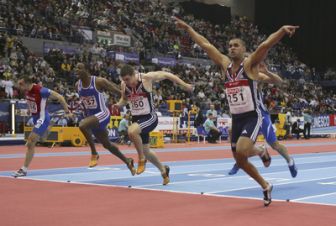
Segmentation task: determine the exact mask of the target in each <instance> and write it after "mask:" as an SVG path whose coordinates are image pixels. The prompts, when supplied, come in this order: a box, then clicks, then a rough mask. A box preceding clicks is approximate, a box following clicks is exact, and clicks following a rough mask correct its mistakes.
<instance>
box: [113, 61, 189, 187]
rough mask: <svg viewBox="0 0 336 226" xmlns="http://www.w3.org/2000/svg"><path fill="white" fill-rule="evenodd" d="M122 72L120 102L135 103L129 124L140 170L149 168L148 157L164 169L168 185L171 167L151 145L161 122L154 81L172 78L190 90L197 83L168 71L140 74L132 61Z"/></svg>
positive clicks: (119, 103) (162, 173)
mask: <svg viewBox="0 0 336 226" xmlns="http://www.w3.org/2000/svg"><path fill="white" fill-rule="evenodd" d="M120 76H121V79H122V83H121V99H120V101H119V102H118V103H117V104H116V106H117V107H121V106H123V105H125V104H127V102H130V103H131V113H132V122H133V124H132V125H130V126H129V127H128V135H129V138H130V140H131V141H132V142H133V143H134V145H135V148H136V149H137V152H138V155H139V164H138V169H137V174H141V173H142V172H144V171H145V165H146V161H147V160H148V161H150V162H151V163H152V164H153V165H155V166H156V167H157V168H158V169H159V170H160V172H161V175H162V177H163V185H166V184H168V183H169V167H168V166H163V165H162V163H161V162H160V161H159V159H158V158H157V156H156V154H155V153H154V152H153V151H151V150H150V149H149V133H150V132H151V131H153V130H154V129H155V127H156V126H157V124H158V117H157V115H156V112H155V107H154V102H153V94H152V85H153V82H159V81H161V80H164V79H168V80H170V81H172V82H175V83H176V84H178V85H180V86H182V87H183V88H184V89H185V90H187V91H192V90H193V86H192V85H190V84H187V83H185V82H184V81H182V80H181V79H180V78H179V77H177V76H176V75H173V74H171V73H169V72H165V71H155V72H149V73H146V74H136V73H135V71H134V69H133V67H132V66H130V65H125V66H123V67H122V69H121V71H120Z"/></svg>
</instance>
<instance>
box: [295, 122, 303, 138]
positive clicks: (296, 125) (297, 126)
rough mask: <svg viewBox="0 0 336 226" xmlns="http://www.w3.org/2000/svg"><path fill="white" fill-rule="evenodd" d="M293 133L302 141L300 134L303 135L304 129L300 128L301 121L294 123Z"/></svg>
mask: <svg viewBox="0 0 336 226" xmlns="http://www.w3.org/2000/svg"><path fill="white" fill-rule="evenodd" d="M292 133H293V134H296V139H300V133H303V129H301V128H300V119H297V121H296V122H294V123H293V125H292Z"/></svg>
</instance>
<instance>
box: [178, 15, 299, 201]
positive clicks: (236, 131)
mask: <svg viewBox="0 0 336 226" xmlns="http://www.w3.org/2000/svg"><path fill="white" fill-rule="evenodd" d="M173 19H174V20H175V23H176V25H177V26H178V27H179V28H182V29H184V30H185V31H186V32H188V33H189V35H190V36H191V38H192V39H193V40H194V41H195V42H196V44H198V45H199V46H200V47H201V48H202V49H203V50H204V51H205V52H206V53H207V54H208V56H209V58H210V59H211V60H212V61H213V62H214V63H216V64H217V65H218V66H220V68H221V70H222V72H224V73H225V92H226V95H227V99H228V102H229V107H230V111H231V114H232V140H231V147H232V151H233V154H234V157H235V160H236V162H237V164H238V166H239V167H240V168H241V169H243V170H244V171H245V172H246V173H247V174H248V175H250V176H251V177H252V178H253V179H254V180H255V181H256V182H258V184H259V185H260V186H261V187H262V188H263V194H264V205H265V206H268V205H270V204H271V202H272V198H271V192H272V189H273V186H272V184H271V183H269V182H267V181H266V180H265V179H264V178H263V177H262V176H261V175H260V174H259V172H258V170H257V169H256V168H255V167H254V165H253V164H252V163H251V162H249V161H248V158H249V157H251V156H254V155H260V156H261V157H262V159H263V162H264V165H265V166H269V164H270V156H269V154H268V152H267V150H266V149H263V150H262V149H260V147H256V146H255V144H254V143H255V139H256V138H257V135H258V132H259V129H260V126H261V122H262V116H261V113H260V110H259V109H258V108H259V106H258V101H257V82H255V81H259V80H260V76H259V69H258V67H259V64H260V63H261V62H262V61H263V60H264V59H265V58H266V56H267V53H268V51H269V50H270V49H271V48H272V47H273V46H274V45H275V44H276V43H278V42H279V41H280V40H281V39H282V38H283V37H284V36H285V35H286V34H288V35H289V36H292V35H293V34H294V33H295V30H296V29H297V28H298V27H297V26H283V27H281V28H280V29H279V30H278V31H276V32H275V33H273V34H271V35H270V36H269V37H268V38H267V39H266V40H265V41H264V42H262V43H261V44H260V45H259V47H258V48H257V49H256V51H255V52H253V53H252V54H251V55H250V56H249V57H247V58H246V59H245V56H244V54H245V53H246V45H245V43H244V41H242V40H241V39H238V38H235V39H231V40H230V42H229V57H228V56H226V55H224V54H222V53H221V52H220V51H219V50H218V49H216V48H215V47H214V46H213V45H212V44H211V43H210V42H209V41H208V40H207V39H206V38H205V37H203V36H202V35H200V34H198V33H197V32H196V31H195V30H194V29H193V28H192V27H191V26H189V25H188V24H186V23H185V22H184V21H182V20H180V19H178V18H175V17H174V18H173Z"/></svg>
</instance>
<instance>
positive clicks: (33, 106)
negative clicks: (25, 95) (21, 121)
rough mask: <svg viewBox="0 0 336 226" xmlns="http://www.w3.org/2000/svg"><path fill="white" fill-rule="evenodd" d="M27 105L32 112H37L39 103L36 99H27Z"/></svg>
mask: <svg viewBox="0 0 336 226" xmlns="http://www.w3.org/2000/svg"><path fill="white" fill-rule="evenodd" d="M27 105H28V109H29V111H30V113H32V114H36V113H37V104H36V103H35V102H34V101H30V100H27Z"/></svg>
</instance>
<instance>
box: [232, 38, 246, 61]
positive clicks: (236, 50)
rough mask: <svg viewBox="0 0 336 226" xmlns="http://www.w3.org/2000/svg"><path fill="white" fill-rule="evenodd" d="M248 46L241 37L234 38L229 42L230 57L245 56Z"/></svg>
mask: <svg viewBox="0 0 336 226" xmlns="http://www.w3.org/2000/svg"><path fill="white" fill-rule="evenodd" d="M245 52H246V48H245V46H244V45H243V43H242V42H241V41H240V40H239V39H232V40H230V42H229V57H230V58H232V59H237V58H243V57H244V54H245Z"/></svg>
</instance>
